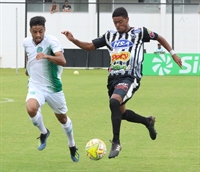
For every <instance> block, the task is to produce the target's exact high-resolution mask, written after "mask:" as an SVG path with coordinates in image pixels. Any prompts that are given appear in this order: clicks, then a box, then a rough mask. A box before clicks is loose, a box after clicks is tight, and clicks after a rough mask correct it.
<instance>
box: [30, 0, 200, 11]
mask: <svg viewBox="0 0 200 172" xmlns="http://www.w3.org/2000/svg"><path fill="white" fill-rule="evenodd" d="M52 1H54V0H27V10H28V12H49V9H50V6H51V4H52ZM55 1H56V3H57V5H58V7H59V12H62V6H63V5H64V4H65V0H55ZM99 3H100V4H99V11H100V12H112V11H113V9H115V8H117V7H119V6H123V7H125V8H126V9H127V10H128V11H129V12H133V13H160V3H161V0H99ZM68 4H69V5H71V7H72V12H88V4H89V0H68ZM92 4H94V3H92ZM171 4H172V0H166V13H171V12H172V7H171ZM199 4H200V0H174V11H175V13H196V12H198V11H199V9H198V8H199V6H200V5H199Z"/></svg>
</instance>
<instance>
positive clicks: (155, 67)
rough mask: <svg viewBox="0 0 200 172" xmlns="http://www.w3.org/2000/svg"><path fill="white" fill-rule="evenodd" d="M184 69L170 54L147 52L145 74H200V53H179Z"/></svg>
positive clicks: (144, 65)
mask: <svg viewBox="0 0 200 172" xmlns="http://www.w3.org/2000/svg"><path fill="white" fill-rule="evenodd" d="M178 55H179V56H180V57H181V60H182V69H181V68H180V67H179V66H178V65H177V64H176V63H175V62H174V60H173V59H172V57H171V55H170V54H145V56H144V63H143V74H144V75H200V54H178Z"/></svg>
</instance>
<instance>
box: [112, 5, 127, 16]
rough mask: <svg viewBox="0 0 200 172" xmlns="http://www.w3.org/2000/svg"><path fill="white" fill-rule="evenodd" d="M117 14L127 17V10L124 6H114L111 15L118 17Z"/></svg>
mask: <svg viewBox="0 0 200 172" xmlns="http://www.w3.org/2000/svg"><path fill="white" fill-rule="evenodd" d="M119 16H122V17H123V18H127V17H128V12H127V11H126V9H125V8H124V7H119V8H116V9H115V10H114V11H113V14H112V17H119Z"/></svg>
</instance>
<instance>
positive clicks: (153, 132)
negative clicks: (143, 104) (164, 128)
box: [146, 116, 157, 140]
mask: <svg viewBox="0 0 200 172" xmlns="http://www.w3.org/2000/svg"><path fill="white" fill-rule="evenodd" d="M155 119H156V118H155V117H154V116H149V117H147V123H148V125H147V126H146V127H147V129H148V130H149V135H150V137H151V139H152V140H155V139H156V135H157V132H156V130H155V128H154V123H155V122H156V120H155Z"/></svg>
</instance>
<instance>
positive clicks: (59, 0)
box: [27, 0, 88, 12]
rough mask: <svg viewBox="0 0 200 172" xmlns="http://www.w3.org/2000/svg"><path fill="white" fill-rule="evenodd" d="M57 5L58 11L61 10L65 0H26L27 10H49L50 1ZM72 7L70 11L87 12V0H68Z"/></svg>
mask: <svg viewBox="0 0 200 172" xmlns="http://www.w3.org/2000/svg"><path fill="white" fill-rule="evenodd" d="M53 1H55V2H56V4H57V5H58V8H59V12H62V6H63V5H64V4H65V0H27V11H28V12H49V9H50V7H51V5H52V2H53ZM68 4H69V5H71V7H72V12H88V0H68Z"/></svg>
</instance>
